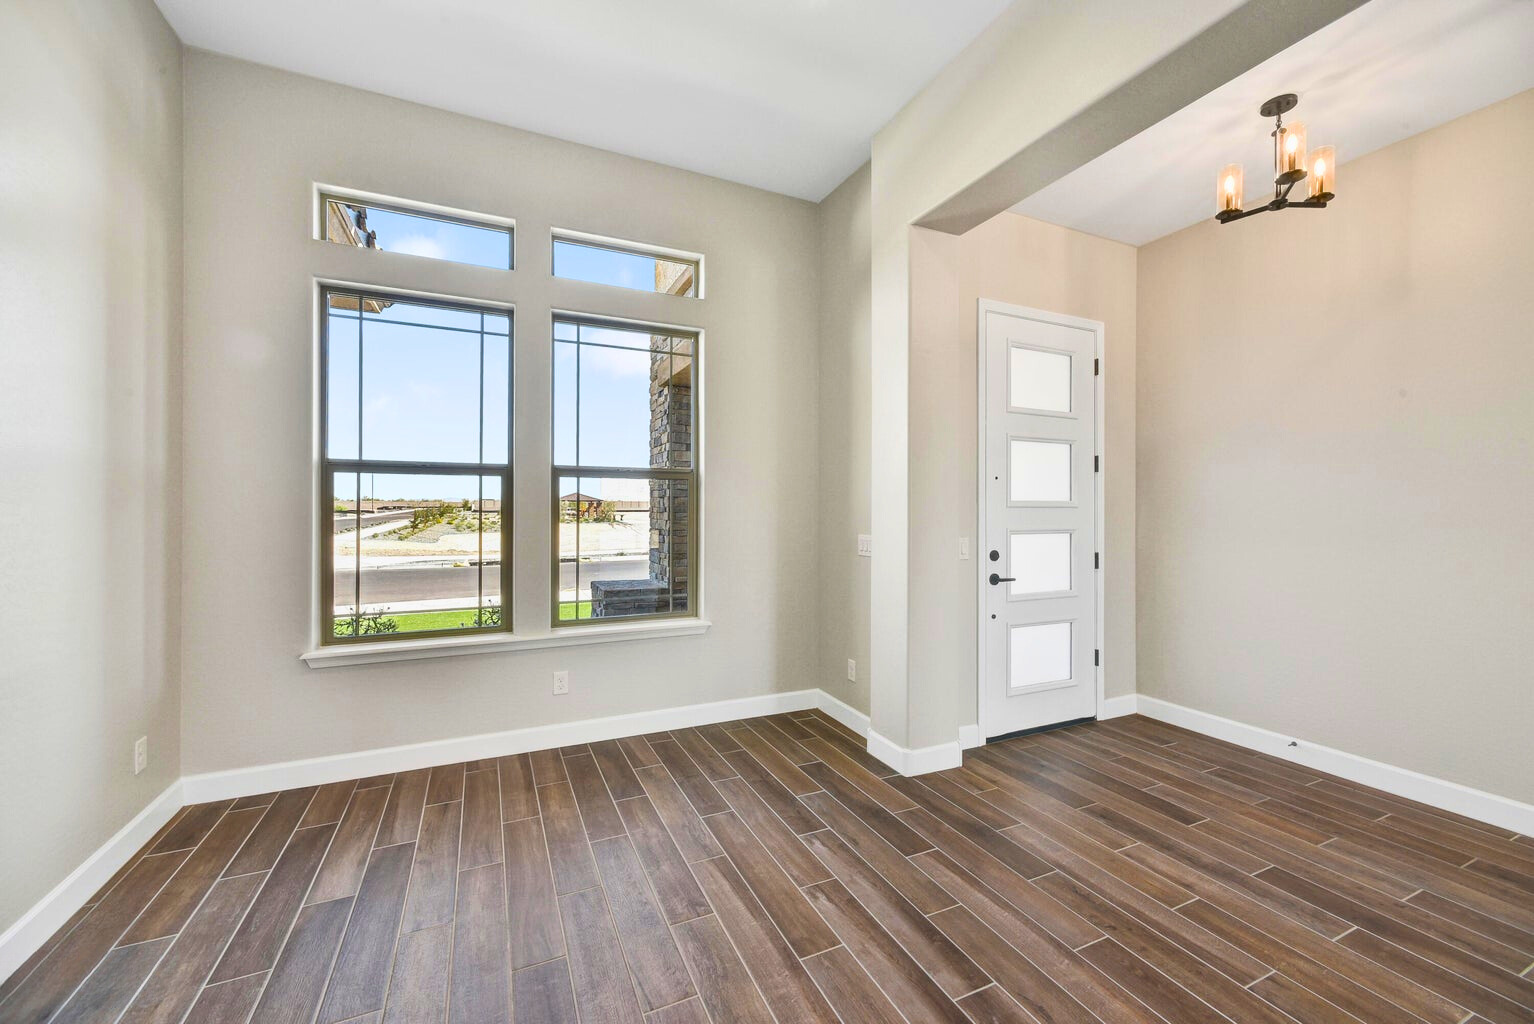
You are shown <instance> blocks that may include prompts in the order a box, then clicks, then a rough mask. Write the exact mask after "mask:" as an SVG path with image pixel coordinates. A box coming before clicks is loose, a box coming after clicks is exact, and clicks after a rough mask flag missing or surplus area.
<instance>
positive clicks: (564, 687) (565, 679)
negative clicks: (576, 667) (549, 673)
mask: <svg viewBox="0 0 1534 1024" xmlns="http://www.w3.org/2000/svg"><path fill="white" fill-rule="evenodd" d="M569 692H570V673H569V672H567V671H559V672H555V673H554V693H555V695H556V696H557V695H559V694H561V693H569Z"/></svg>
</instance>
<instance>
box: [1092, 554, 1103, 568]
mask: <svg viewBox="0 0 1534 1024" xmlns="http://www.w3.org/2000/svg"><path fill="white" fill-rule="evenodd" d="M1102 567H1103V553H1102V552H1101V551H1094V552H1092V568H1094V569H1101V568H1102Z"/></svg>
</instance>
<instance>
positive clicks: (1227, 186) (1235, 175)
mask: <svg viewBox="0 0 1534 1024" xmlns="http://www.w3.org/2000/svg"><path fill="white" fill-rule="evenodd" d="M1244 192H1245V189H1244V188H1243V187H1242V174H1241V165H1240V164H1227V165H1226V167H1225V169H1224V170H1222V171H1220V176H1219V177H1218V178H1216V179H1215V183H1214V193H1215V194H1214V203H1215V207H1214V208H1215V212H1216V213H1224V212H1227V211H1231V212H1234V211H1239V210H1240V209H1241V200H1242V196H1243V193H1244Z"/></svg>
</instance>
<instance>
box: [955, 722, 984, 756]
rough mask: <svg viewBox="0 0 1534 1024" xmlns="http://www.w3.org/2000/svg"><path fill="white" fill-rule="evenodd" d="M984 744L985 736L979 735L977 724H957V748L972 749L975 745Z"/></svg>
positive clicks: (980, 745) (981, 745)
mask: <svg viewBox="0 0 1534 1024" xmlns="http://www.w3.org/2000/svg"><path fill="white" fill-rule="evenodd" d="M983 746H985V737H984V736H982V735H980V726H979V725H961V726H959V749H960V750H974V749H975V748H976V747H983Z"/></svg>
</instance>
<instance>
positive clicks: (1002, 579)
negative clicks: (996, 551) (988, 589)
mask: <svg viewBox="0 0 1534 1024" xmlns="http://www.w3.org/2000/svg"><path fill="white" fill-rule="evenodd" d="M1016 579H1017V577H1016V576H998V575H996V574H995V573H994V572H993V573H991V586H993V587H994V586H996V585H997V584H1000V583H1011V582H1013V581H1014V580H1016Z"/></svg>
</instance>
